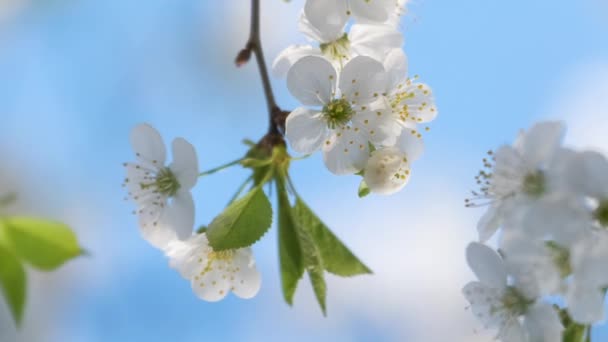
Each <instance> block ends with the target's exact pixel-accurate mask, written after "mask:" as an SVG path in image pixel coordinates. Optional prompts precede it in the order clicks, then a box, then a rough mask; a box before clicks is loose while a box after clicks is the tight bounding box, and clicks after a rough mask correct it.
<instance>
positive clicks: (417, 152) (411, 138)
mask: <svg viewBox="0 0 608 342" xmlns="http://www.w3.org/2000/svg"><path fill="white" fill-rule="evenodd" d="M396 146H397V148H399V150H401V152H403V153H405V155H406V156H407V160H408V161H409V162H410V163H411V162H413V161H415V160H417V159H418V158H420V156H421V155H422V153H423V152H424V142H423V141H422V138H421V137H418V135H417V134H413V133H412V131H411V130H409V129H404V130H403V131H402V132H401V135H399V137H398V138H397V144H396Z"/></svg>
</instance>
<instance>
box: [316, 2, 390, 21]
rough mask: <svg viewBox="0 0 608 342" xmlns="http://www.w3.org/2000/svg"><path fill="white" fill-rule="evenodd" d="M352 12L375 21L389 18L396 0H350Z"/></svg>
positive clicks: (361, 17)
mask: <svg viewBox="0 0 608 342" xmlns="http://www.w3.org/2000/svg"><path fill="white" fill-rule="evenodd" d="M326 1H327V0H326ZM349 5H350V10H351V12H352V14H353V15H354V16H355V17H357V18H360V19H366V20H369V21H372V22H375V23H381V22H384V21H386V20H388V15H389V12H390V11H391V10H393V6H394V5H395V1H394V0H373V1H369V0H349Z"/></svg>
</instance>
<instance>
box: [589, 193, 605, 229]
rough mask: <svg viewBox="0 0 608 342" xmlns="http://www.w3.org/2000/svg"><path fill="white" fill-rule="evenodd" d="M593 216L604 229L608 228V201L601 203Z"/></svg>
mask: <svg viewBox="0 0 608 342" xmlns="http://www.w3.org/2000/svg"><path fill="white" fill-rule="evenodd" d="M593 216H594V217H595V219H596V220H597V221H598V222H599V223H600V224H601V225H602V226H603V227H606V228H608V199H605V200H602V201H600V205H599V206H598V207H597V209H595V212H594V213H593Z"/></svg>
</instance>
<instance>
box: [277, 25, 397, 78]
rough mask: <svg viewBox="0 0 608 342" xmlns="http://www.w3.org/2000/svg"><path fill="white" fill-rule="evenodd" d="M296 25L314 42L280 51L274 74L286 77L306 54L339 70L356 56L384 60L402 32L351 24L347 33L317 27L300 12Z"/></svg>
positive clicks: (393, 29) (383, 26) (339, 29)
mask: <svg viewBox="0 0 608 342" xmlns="http://www.w3.org/2000/svg"><path fill="white" fill-rule="evenodd" d="M299 28H300V31H301V32H302V33H304V35H305V36H306V37H307V38H308V39H310V40H311V41H312V42H314V46H313V45H308V44H304V45H292V46H289V47H288V48H286V49H285V50H283V51H282V52H281V53H280V54H279V55H278V56H277V58H276V59H275V60H274V62H273V65H272V70H273V73H274V75H275V76H277V77H285V76H286V75H287V72H288V71H289V69H290V68H291V67H292V65H293V64H294V63H295V62H297V61H298V60H299V59H300V58H302V57H305V56H321V57H325V58H327V60H329V61H330V62H332V63H333V64H334V66H335V67H336V68H338V69H341V68H342V67H343V66H344V64H345V63H346V62H348V60H350V59H352V58H354V57H356V56H368V57H372V58H374V59H376V60H377V61H383V60H384V58H385V57H386V55H387V54H388V53H389V52H390V51H391V50H393V49H397V48H401V46H402V45H403V35H402V34H401V33H400V32H399V31H398V30H397V29H396V28H395V27H393V26H391V25H388V24H354V25H353V26H352V27H351V28H350V30H349V32H348V33H345V32H344V27H343V26H342V27H334V26H324V29H325V31H324V30H321V29H318V28H317V27H315V26H314V25H312V24H311V22H310V21H309V20H308V18H307V17H306V14H305V13H302V15H301V16H300V20H299Z"/></svg>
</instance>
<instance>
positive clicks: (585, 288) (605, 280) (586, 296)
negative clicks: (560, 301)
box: [566, 230, 608, 324]
mask: <svg viewBox="0 0 608 342" xmlns="http://www.w3.org/2000/svg"><path fill="white" fill-rule="evenodd" d="M570 264H571V267H572V277H571V279H570V284H569V287H568V293H567V295H566V301H567V303H568V312H569V313H570V316H572V318H573V319H574V320H575V321H577V322H579V323H583V324H593V323H596V322H599V321H602V320H603V319H604V317H605V314H604V305H605V304H604V298H605V296H606V290H605V289H606V288H607V287H608V272H606V266H607V265H608V232H606V231H603V230H602V231H595V232H593V233H589V234H588V235H587V236H585V238H583V239H581V240H580V241H578V243H576V244H575V245H574V246H573V247H572V249H571V255H570Z"/></svg>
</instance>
